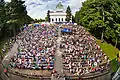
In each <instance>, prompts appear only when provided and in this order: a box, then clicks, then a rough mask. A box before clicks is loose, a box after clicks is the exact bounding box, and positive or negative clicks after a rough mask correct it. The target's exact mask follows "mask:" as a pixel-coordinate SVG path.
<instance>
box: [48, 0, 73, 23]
mask: <svg viewBox="0 0 120 80" xmlns="http://www.w3.org/2000/svg"><path fill="white" fill-rule="evenodd" d="M49 15H50V22H56V23H65V22H67V21H66V10H65V9H64V6H63V5H62V3H61V2H59V3H58V4H57V5H56V10H55V11H50V12H49ZM70 22H72V17H71V20H70Z"/></svg>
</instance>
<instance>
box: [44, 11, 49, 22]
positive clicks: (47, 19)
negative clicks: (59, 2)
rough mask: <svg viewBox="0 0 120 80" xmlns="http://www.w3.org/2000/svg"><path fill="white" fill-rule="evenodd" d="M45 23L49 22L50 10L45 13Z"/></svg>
mask: <svg viewBox="0 0 120 80" xmlns="http://www.w3.org/2000/svg"><path fill="white" fill-rule="evenodd" d="M45 19H46V21H48V22H50V10H48V11H47V17H46V18H45Z"/></svg>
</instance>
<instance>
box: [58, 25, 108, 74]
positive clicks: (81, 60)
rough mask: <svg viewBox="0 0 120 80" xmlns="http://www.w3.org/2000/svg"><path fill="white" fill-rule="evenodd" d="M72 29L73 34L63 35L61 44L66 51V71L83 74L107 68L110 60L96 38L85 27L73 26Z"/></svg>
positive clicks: (64, 59)
mask: <svg viewBox="0 0 120 80" xmlns="http://www.w3.org/2000/svg"><path fill="white" fill-rule="evenodd" d="M71 30H72V33H71V34H67V33H64V34H63V35H62V41H61V45H60V48H61V49H62V51H63V53H64V54H63V55H62V58H63V66H64V71H67V72H70V73H71V74H76V75H82V74H86V73H90V72H95V71H103V70H104V69H106V68H107V67H108V65H109V62H110V60H109V58H108V57H107V56H106V55H105V54H104V53H103V52H102V50H101V49H100V46H99V45H97V44H96V41H95V38H94V37H93V36H91V35H90V34H89V33H88V32H86V31H85V29H84V28H83V27H79V26H73V27H72V28H71Z"/></svg>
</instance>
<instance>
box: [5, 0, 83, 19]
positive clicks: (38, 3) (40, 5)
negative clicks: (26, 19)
mask: <svg viewBox="0 0 120 80" xmlns="http://www.w3.org/2000/svg"><path fill="white" fill-rule="evenodd" d="M5 1H6V2H10V0H5ZM23 1H25V5H26V9H27V12H28V15H29V16H30V17H32V18H33V19H40V18H42V19H44V18H45V17H46V16H47V11H48V10H52V11H53V10H55V9H56V5H57V4H58V3H59V2H62V4H63V6H64V9H65V10H66V8H67V6H68V5H69V6H70V8H71V11H72V14H73V15H75V12H76V11H78V10H79V8H80V7H81V6H82V2H84V1H85V0H23Z"/></svg>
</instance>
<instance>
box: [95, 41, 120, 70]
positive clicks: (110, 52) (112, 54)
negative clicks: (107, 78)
mask: <svg viewBox="0 0 120 80" xmlns="http://www.w3.org/2000/svg"><path fill="white" fill-rule="evenodd" d="M97 44H98V45H99V46H100V47H101V49H102V50H103V52H104V53H105V54H106V55H107V56H109V59H110V60H111V68H112V72H115V71H116V70H117V60H116V57H117V54H118V52H119V50H118V49H117V48H115V47H114V46H112V45H111V44H108V43H106V42H103V43H101V41H100V40H97Z"/></svg>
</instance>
